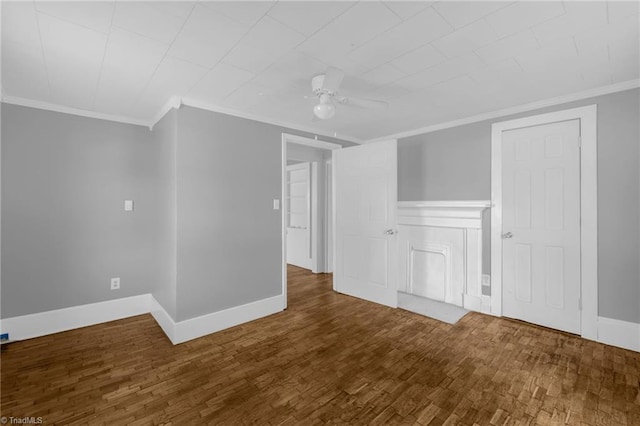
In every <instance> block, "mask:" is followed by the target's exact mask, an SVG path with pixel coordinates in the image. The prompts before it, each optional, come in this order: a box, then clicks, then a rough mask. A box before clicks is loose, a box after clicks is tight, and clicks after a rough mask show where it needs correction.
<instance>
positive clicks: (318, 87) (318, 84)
mask: <svg viewBox="0 0 640 426" xmlns="http://www.w3.org/2000/svg"><path fill="white" fill-rule="evenodd" d="M324 76H325V75H324V74H318V75H316V76H315V77H313V78H312V79H311V92H312V93H313V94H314V95H316V96H318V97H320V96H321V95H322V94H324V93H326V94H328V95H333V93H332V92H328V91H327V90H324V89H323V88H322V86H323V85H324Z"/></svg>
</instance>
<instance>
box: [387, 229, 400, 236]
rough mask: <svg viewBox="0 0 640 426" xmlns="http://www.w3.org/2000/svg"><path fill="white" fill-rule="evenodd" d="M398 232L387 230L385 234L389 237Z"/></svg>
mask: <svg viewBox="0 0 640 426" xmlns="http://www.w3.org/2000/svg"><path fill="white" fill-rule="evenodd" d="M397 232H398V231H396V230H395V229H387V230H386V231H384V233H385V234H387V235H395V234H396V233H397Z"/></svg>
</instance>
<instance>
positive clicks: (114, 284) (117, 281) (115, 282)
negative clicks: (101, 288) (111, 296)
mask: <svg viewBox="0 0 640 426" xmlns="http://www.w3.org/2000/svg"><path fill="white" fill-rule="evenodd" d="M119 288H120V278H119V277H117V278H111V290H118V289H119Z"/></svg>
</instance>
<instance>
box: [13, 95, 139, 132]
mask: <svg viewBox="0 0 640 426" xmlns="http://www.w3.org/2000/svg"><path fill="white" fill-rule="evenodd" d="M2 103H5V104H10V105H18V106H24V107H29V108H36V109H43V110H46V111H53V112H61V113H63V114H71V115H77V116H80V117H87V118H96V119H98V120H107V121H115V122H117V123H125V124H133V125H136V126H144V127H149V123H148V121H145V120H139V119H136V118H131V117H125V116H122V115H115V114H106V113H102V112H95V111H87V110H85V109H79V108H71V107H67V106H63V105H57V104H52V103H49V102H44V101H36V100H33V99H27V98H20V97H17V96H10V95H3V96H2Z"/></svg>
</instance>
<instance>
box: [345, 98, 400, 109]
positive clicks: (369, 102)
mask: <svg viewBox="0 0 640 426" xmlns="http://www.w3.org/2000/svg"><path fill="white" fill-rule="evenodd" d="M338 102H340V103H341V104H342V105H347V106H355V107H359V108H365V109H376V110H380V111H382V110H385V109H387V108H388V107H389V104H388V103H386V102H384V101H375V100H373V99H361V98H352V97H350V96H349V97H347V96H343V97H340V98H338Z"/></svg>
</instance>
